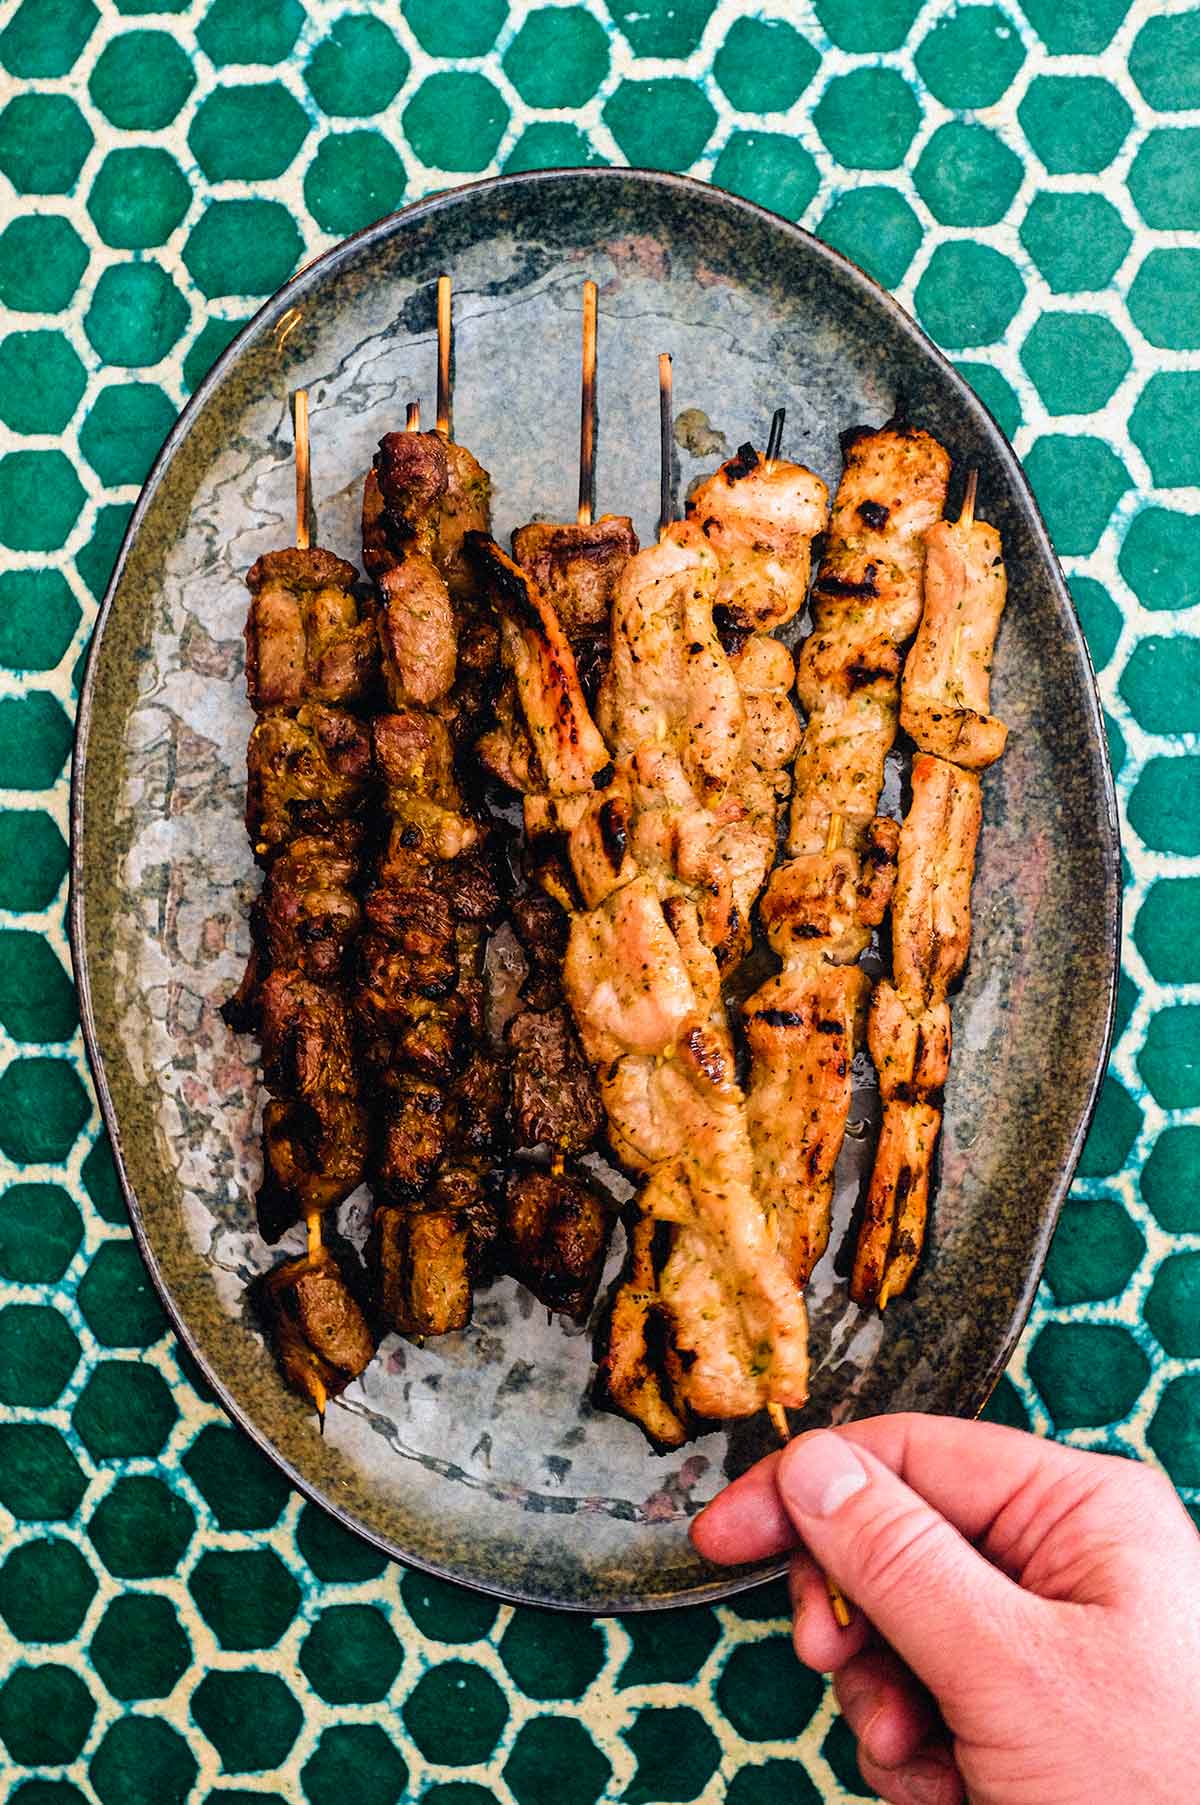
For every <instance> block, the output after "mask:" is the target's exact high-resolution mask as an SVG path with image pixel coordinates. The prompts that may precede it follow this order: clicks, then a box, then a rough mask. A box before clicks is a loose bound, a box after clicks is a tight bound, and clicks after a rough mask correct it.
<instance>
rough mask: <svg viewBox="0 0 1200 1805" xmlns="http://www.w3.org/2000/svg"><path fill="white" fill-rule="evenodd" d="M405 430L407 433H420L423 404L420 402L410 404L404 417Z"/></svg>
mask: <svg viewBox="0 0 1200 1805" xmlns="http://www.w3.org/2000/svg"><path fill="white" fill-rule="evenodd" d="M404 430H405V432H420V430H421V403H420V402H419V401H410V402H409V404H408V410H407V412H406V414H405V417H404Z"/></svg>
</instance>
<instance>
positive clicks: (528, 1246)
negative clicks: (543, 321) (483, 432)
mask: <svg viewBox="0 0 1200 1805" xmlns="http://www.w3.org/2000/svg"><path fill="white" fill-rule="evenodd" d="M582 353H583V355H582V375H581V418H580V477H579V505H578V509H577V513H576V518H575V520H574V521H572V522H571V523H569V524H567V523H550V522H536V523H533V524H531V525H529V526H525V527H521V528H519V529H518V530H517V531H516V532H515V533H514V535H513V546H514V551H515V553H516V554H517V561H516V562H514V560H513V559H510V558H508V557H507V556H506V554H505V553H503V552H502V551H501V550H500V548H499V547H498V546H496V545H495V544H494V542H492V541H481V542H480V544H479V546H478V548H477V556H478V561H479V568H480V573H481V576H482V577H483V579H484V581H485V583H486V585H487V587H488V591H489V595H490V598H491V600H492V602H493V605H494V606H495V608H496V610H497V614H498V616H499V617H500V620H501V623H502V636H503V645H504V661H505V664H506V666H507V668H508V675H507V678H506V682H505V686H504V690H503V691H502V694H501V697H500V700H499V703H498V707H497V721H496V723H495V725H494V726H493V727H492V728H491V729H490V730H489V731H488V733H486V734H485V735H484V736H483V738H482V739H481V741H480V744H479V754H480V758H481V760H482V761H483V763H484V764H485V766H486V767H487V768H488V769H489V770H491V771H492V773H493V774H494V775H496V776H498V777H500V779H501V780H502V781H504V782H506V783H507V784H508V785H509V786H510V787H511V788H514V789H517V790H518V791H519V792H523V793H524V794H525V797H526V804H527V807H526V815H527V826H529V825H530V824H531V823H532V828H533V831H532V833H531V836H530V839H529V840H528V842H527V846H526V855H525V858H524V861H523V862H524V867H525V880H526V889H525V892H524V894H522V895H521V896H519V897H518V898H517V899H516V900H515V901H514V902H513V904H512V905H511V906H510V909H509V912H508V919H509V923H510V925H511V927H512V929H513V931H514V933H515V934H516V937H517V939H518V941H519V943H520V944H521V946H522V949H523V951H524V954H525V960H526V977H525V979H524V982H523V984H522V988H521V992H520V995H519V997H518V999H517V1006H516V1009H515V1011H514V1014H513V1015H512V1017H511V1018H510V1019H509V1021H508V1022H507V1023H506V1024H505V1040H506V1044H507V1047H508V1051H509V1053H510V1055H511V1066H510V1072H509V1080H510V1092H509V1101H510V1118H511V1122H512V1129H513V1139H514V1143H515V1147H516V1149H517V1151H518V1158H517V1161H516V1163H515V1164H514V1165H513V1166H512V1168H511V1169H510V1171H509V1174H508V1178H507V1182H506V1187H505V1205H504V1213H503V1219H502V1236H501V1244H500V1256H501V1258H502V1260H503V1261H504V1263H505V1265H506V1266H507V1269H508V1270H509V1271H510V1272H511V1273H512V1274H513V1276H514V1277H516V1278H518V1279H519V1280H520V1281H521V1282H522V1283H523V1284H524V1285H525V1286H526V1287H527V1288H528V1289H529V1290H531V1291H532V1292H533V1294H534V1296H535V1297H537V1298H538V1299H539V1300H540V1301H541V1302H543V1303H544V1304H546V1306H547V1307H548V1308H549V1309H551V1310H556V1311H559V1312H561V1313H563V1314H565V1315H568V1316H571V1317H573V1318H574V1319H575V1320H576V1321H582V1320H583V1319H584V1318H585V1317H586V1315H587V1312H588V1310H589V1309H590V1306H591V1303H592V1300H593V1298H594V1295H595V1290H596V1286H597V1284H598V1282H599V1276H600V1271H601V1268H602V1266H603V1261H604V1253H605V1249H606V1246H607V1241H608V1233H609V1228H610V1215H609V1212H608V1210H607V1209H606V1208H605V1206H604V1204H603V1203H602V1201H601V1200H600V1198H599V1197H598V1195H597V1193H596V1191H595V1190H594V1188H593V1186H592V1185H591V1184H590V1182H589V1181H588V1180H587V1178H586V1176H585V1174H584V1173H583V1172H582V1171H581V1170H580V1169H579V1168H578V1167H577V1166H575V1165H573V1164H568V1161H570V1160H572V1159H573V1158H577V1157H578V1156H580V1155H582V1154H584V1153H586V1152H587V1151H588V1150H589V1149H590V1148H591V1147H592V1146H594V1145H595V1143H596V1141H597V1138H598V1136H599V1134H600V1131H601V1129H602V1127H603V1120H604V1116H603V1110H602V1108H601V1106H600V1100H599V1096H598V1093H597V1090H596V1086H595V1082H594V1079H593V1076H592V1072H591V1067H590V1066H589V1064H588V1062H587V1060H586V1059H585V1057H584V1055H583V1050H582V1048H581V1047H580V1045H579V1041H578V1037H577V1035H576V1033H575V1029H574V1025H573V1023H572V1021H571V1017H570V1013H569V1011H568V1010H567V1008H566V1003H565V998H564V996H563V992H562V983H561V968H562V958H563V954H564V952H565V948H566V937H567V927H568V921H567V915H566V912H565V909H564V907H563V906H562V904H563V902H564V901H565V902H568V903H569V902H570V901H571V894H570V878H569V873H568V872H567V869H566V865H565V860H564V858H563V855H562V845H561V834H559V833H558V832H557V831H554V829H553V827H552V825H551V823H550V820H549V816H551V815H552V814H553V813H554V810H555V809H556V807H557V806H558V804H559V803H560V802H562V801H564V800H565V798H564V797H562V796H560V795H559V794H558V791H557V787H556V789H555V794H554V795H550V794H549V793H546V794H543V793H542V792H543V791H544V790H545V787H546V786H545V772H546V768H547V767H546V760H545V757H544V756H543V754H548V755H549V757H550V759H551V762H552V763H553V761H554V760H555V759H557V758H559V757H561V756H562V755H563V754H564V753H566V751H567V746H566V743H565V742H564V743H562V744H559V743H558V739H559V735H560V730H561V723H562V721H563V720H564V719H566V718H567V717H568V716H570V715H571V704H570V701H569V698H568V696H567V694H566V692H565V691H564V690H563V689H562V687H561V684H560V681H559V680H560V679H561V677H562V676H563V674H564V672H565V671H566V668H567V667H568V666H570V667H571V670H572V675H573V674H574V661H575V654H576V648H577V647H579V648H581V649H583V648H586V650H587V655H588V656H589V657H590V659H591V662H592V664H593V665H596V664H598V662H599V660H598V659H597V657H596V651H595V649H596V647H597V646H598V645H599V644H600V643H602V640H603V636H604V631H605V627H606V625H607V615H608V605H609V595H610V593H611V588H612V584H613V582H614V581H615V578H616V574H617V570H618V569H619V567H620V566H621V565H622V564H623V563H624V559H625V556H626V555H627V548H628V547H629V546H630V545H632V546H633V547H636V544H637V540H636V538H635V537H634V535H633V529H632V523H631V522H630V521H628V520H627V519H615V520H614V519H612V518H611V517H607V516H606V517H605V518H604V519H603V520H602V521H600V522H595V523H593V520H592V490H593V487H594V449H595V394H596V384H595V366H596V285H595V283H594V282H586V283H585V284H584V294H583V335H582ZM543 584H544V585H545V589H543ZM546 589H548V590H551V591H553V596H551V595H548V594H547V593H546V592H545V590H546ZM555 601H557V602H558V604H559V606H560V607H561V609H562V612H563V615H564V616H565V620H561V621H560V619H559V618H558V613H557V611H556V609H555V607H554V605H553V604H554V602H555ZM572 629H573V630H574V631H573V632H572ZM543 687H544V693H545V695H546V696H547V697H548V698H550V699H551V705H550V707H549V708H548V709H541V710H537V711H535V713H534V715H533V716H532V717H529V716H528V715H527V712H526V706H525V705H526V703H527V702H529V701H530V700H531V698H532V697H533V696H534V695H535V694H536V693H537V692H538V690H539V688H543ZM564 709H565V710H566V714H564V713H563V710H564ZM531 718H532V725H531V724H530V722H531ZM582 733H583V738H584V740H585V741H586V744H587V748H588V751H589V754H590V758H589V762H587V763H586V764H583V765H580V764H579V761H578V759H576V758H573V759H571V761H570V762H571V763H572V768H573V769H574V770H575V776H576V778H577V779H578V782H579V784H580V785H581V786H582V788H583V789H585V790H586V789H590V787H591V775H590V773H591V771H592V770H593V769H595V768H598V767H601V766H603V765H605V764H606V763H607V762H608V754H607V750H606V748H605V747H604V745H603V742H602V741H601V740H600V737H599V735H598V734H597V733H596V731H595V728H594V727H593V726H592V725H591V723H590V722H587V723H585V724H584V725H583V727H582ZM547 735H548V736H550V739H551V740H552V741H554V742H555V744H554V745H553V746H551V745H550V744H548V743H547V744H541V743H540V740H539V736H547ZM589 736H590V737H589ZM539 804H540V805H541V806H542V808H543V809H544V810H545V812H546V814H547V819H546V820H545V821H542V822H540V823H539V822H536V821H533V818H532V816H531V814H530V810H531V809H532V808H534V807H535V806H537V805H539ZM539 1149H541V1150H544V1151H543V1153H542V1154H540V1155H539ZM547 1153H548V1155H549V1159H550V1164H549V1167H548V1168H547V1166H546V1165H545V1163H544V1157H545V1154H547Z"/></svg>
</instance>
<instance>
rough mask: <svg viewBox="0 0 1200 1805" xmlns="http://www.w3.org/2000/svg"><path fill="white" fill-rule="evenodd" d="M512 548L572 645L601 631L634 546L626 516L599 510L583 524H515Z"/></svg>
mask: <svg viewBox="0 0 1200 1805" xmlns="http://www.w3.org/2000/svg"><path fill="white" fill-rule="evenodd" d="M512 547H513V557H514V558H515V559H516V561H517V563H518V564H520V565H521V567H522V568H523V569H524V570H527V571H528V572H529V574H530V576H531V577H532V578H533V579H534V581H535V583H536V584H537V586H538V588H539V589H540V590H541V591H542V594H543V595H544V596H546V597H547V599H548V600H549V601H550V602H551V604H552V605H553V608H554V612H555V613H556V614H557V616H558V618H559V620H560V621H561V623H562V627H563V631H564V632H565V633H566V635H567V638H568V639H569V640H571V641H572V643H573V642H574V641H575V640H576V639H578V638H583V637H595V636H598V635H603V634H604V633H605V632H606V631H607V628H608V612H609V609H610V607H611V606H612V593H613V587H614V585H615V583H616V580H617V578H618V576H619V575H620V574H621V571H622V570H623V569H624V567H625V565H626V563H627V562H628V561H629V559H630V558H632V556H633V554H634V553H635V552H636V551H637V549H638V538H637V534H636V533H635V532H634V530H633V522H632V521H631V520H629V519H628V518H627V517H626V516H625V515H624V514H602V515H601V516H600V519H599V520H594V521H592V522H591V523H590V524H589V525H587V526H580V525H577V524H576V523H575V522H573V521H572V522H570V523H561V524H560V523H558V522H552V521H543V520H535V521H531V522H530V524H529V525H528V526H522V527H518V528H517V530H516V532H515V533H514V534H513V536H512Z"/></svg>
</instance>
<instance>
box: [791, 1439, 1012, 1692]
mask: <svg viewBox="0 0 1200 1805" xmlns="http://www.w3.org/2000/svg"><path fill="white" fill-rule="evenodd" d="M775 1480H776V1485H777V1486H778V1489H779V1495H780V1498H781V1500H782V1502H783V1507H784V1509H785V1511H786V1512H787V1514H788V1516H789V1518H790V1519H791V1521H792V1524H793V1525H794V1527H795V1529H796V1531H797V1533H798V1535H799V1536H800V1539H801V1540H802V1542H803V1543H804V1545H805V1547H806V1548H807V1549H808V1550H809V1552H810V1553H811V1554H812V1556H813V1558H814V1559H815V1560H816V1561H818V1562H819V1563H820V1565H821V1566H822V1567H823V1568H824V1569H825V1571H826V1573H828V1574H829V1575H830V1576H831V1577H832V1578H833V1579H835V1580H836V1581H837V1583H838V1584H839V1586H841V1587H842V1589H843V1590H844V1591H845V1592H846V1594H847V1595H848V1596H849V1597H850V1598H851V1599H852V1600H853V1601H854V1603H855V1604H856V1605H858V1607H859V1609H860V1610H861V1611H862V1612H863V1614H864V1616H866V1617H868V1618H869V1619H870V1620H871V1622H872V1623H873V1624H874V1625H875V1628H876V1629H877V1630H878V1631H879V1633H880V1635H881V1636H883V1637H884V1638H885V1639H886V1640H887V1641H888V1642H890V1643H891V1645H892V1647H893V1648H894V1649H895V1650H896V1653H897V1654H898V1655H900V1657H901V1658H902V1659H903V1660H904V1661H906V1662H907V1663H908V1665H909V1667H910V1668H911V1669H912V1671H913V1672H914V1673H915V1674H916V1675H917V1677H918V1679H920V1680H922V1681H923V1682H924V1684H925V1685H926V1686H928V1687H929V1689H930V1691H931V1692H933V1693H934V1694H935V1696H936V1697H937V1698H938V1700H939V1702H940V1703H941V1704H942V1706H943V1708H944V1709H949V1710H951V1711H953V1706H954V1701H955V1700H956V1699H960V1700H961V1699H963V1698H964V1697H965V1696H966V1695H967V1692H968V1689H970V1688H971V1687H972V1681H974V1682H975V1686H974V1690H975V1691H976V1694H977V1687H978V1679H979V1677H980V1673H981V1671H987V1672H989V1673H990V1674H991V1676H992V1677H993V1678H995V1677H998V1676H999V1673H1000V1671H1002V1670H1003V1669H1005V1668H1011V1666H1012V1665H1013V1660H1012V1657H1013V1650H1014V1649H1015V1648H1019V1647H1021V1646H1022V1645H1023V1644H1024V1645H1026V1646H1027V1643H1028V1633H1027V1632H1028V1628H1029V1624H1028V1621H1027V1617H1028V1613H1029V1610H1030V1608H1031V1605H1032V1603H1033V1601H1031V1600H1030V1599H1029V1598H1028V1597H1027V1595H1026V1594H1024V1593H1022V1592H1021V1590H1020V1588H1019V1587H1017V1586H1016V1585H1014V1584H1013V1583H1012V1581H1011V1580H1009V1579H1008V1578H1006V1577H1005V1575H1004V1574H1002V1573H1001V1572H999V1570H998V1569H997V1568H995V1567H993V1566H991V1565H990V1564H989V1563H988V1562H987V1561H986V1560H985V1559H984V1558H983V1556H982V1555H981V1554H978V1553H977V1552H976V1550H975V1549H974V1548H972V1547H971V1545H970V1543H969V1542H967V1541H966V1540H965V1539H964V1538H963V1537H962V1536H961V1535H960V1534H959V1532H958V1530H957V1529H955V1528H954V1527H953V1525H952V1524H950V1523H948V1522H947V1521H946V1519H945V1518H944V1517H943V1516H940V1515H939V1514H938V1512H937V1511H935V1510H934V1509H933V1508H932V1507H931V1506H930V1505H929V1504H927V1503H926V1502H925V1500H924V1499H923V1498H922V1497H920V1496H919V1495H918V1494H917V1493H916V1492H914V1491H913V1490H912V1489H911V1488H910V1487H909V1486H907V1485H905V1483H904V1481H903V1480H902V1479H898V1478H897V1477H896V1475H895V1473H893V1472H892V1471H891V1469H890V1468H889V1467H887V1466H885V1465H884V1464H883V1462H882V1461H880V1460H877V1459H876V1458H875V1456H874V1455H873V1454H871V1453H869V1452H868V1451H867V1449H866V1448H864V1447H862V1446H861V1445H860V1444H858V1443H855V1442H852V1441H850V1440H849V1439H847V1438H846V1437H844V1436H841V1435H837V1434H835V1433H833V1432H832V1431H828V1430H818V1431H817V1432H815V1433H813V1434H810V1435H802V1436H799V1437H798V1438H797V1439H796V1440H795V1441H793V1442H791V1443H790V1444H789V1445H788V1447H787V1448H786V1449H785V1450H784V1453H783V1455H782V1457H781V1459H780V1461H779V1464H778V1466H777V1468H776V1472H775ZM982 1664H986V1665H982Z"/></svg>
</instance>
